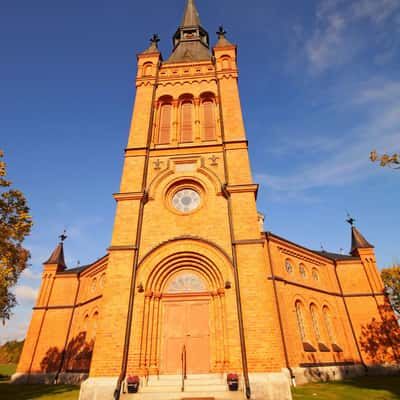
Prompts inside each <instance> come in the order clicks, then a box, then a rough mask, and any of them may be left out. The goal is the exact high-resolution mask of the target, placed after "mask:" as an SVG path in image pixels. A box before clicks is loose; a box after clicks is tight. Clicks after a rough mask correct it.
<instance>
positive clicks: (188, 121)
mask: <svg viewBox="0 0 400 400" xmlns="http://www.w3.org/2000/svg"><path fill="white" fill-rule="evenodd" d="M181 142H193V103H192V102H190V101H186V102H184V103H182V106H181Z"/></svg>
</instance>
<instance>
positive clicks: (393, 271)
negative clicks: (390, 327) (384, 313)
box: [381, 265, 400, 315]
mask: <svg viewBox="0 0 400 400" xmlns="http://www.w3.org/2000/svg"><path fill="white" fill-rule="evenodd" d="M381 277H382V280H383V284H384V285H385V288H386V290H387V293H388V295H389V299H390V303H391V304H392V307H393V309H394V310H395V312H396V313H397V315H400V265H393V267H389V268H383V269H382V271H381Z"/></svg>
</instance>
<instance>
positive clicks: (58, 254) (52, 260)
mask: <svg viewBox="0 0 400 400" xmlns="http://www.w3.org/2000/svg"><path fill="white" fill-rule="evenodd" d="M65 233H66V232H65V230H64V232H63V233H62V234H61V235H60V236H59V238H60V242H59V243H58V245H57V247H56V248H55V249H54V251H53V253H51V256H50V257H49V259H48V260H47V261H45V262H44V263H43V264H45V265H46V264H55V265H57V270H64V269H66V268H67V265H66V264H65V259H64V240H65V239H66V238H67V235H66V234H65Z"/></svg>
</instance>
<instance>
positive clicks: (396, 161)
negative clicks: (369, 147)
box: [369, 150, 400, 169]
mask: <svg viewBox="0 0 400 400" xmlns="http://www.w3.org/2000/svg"><path fill="white" fill-rule="evenodd" d="M369 158H370V160H371V161H372V162H375V161H379V165H380V166H381V167H390V168H393V169H400V153H394V154H393V155H390V154H382V155H379V154H377V152H376V151H375V150H374V151H371V154H370V156H369Z"/></svg>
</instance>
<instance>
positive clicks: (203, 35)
mask: <svg viewBox="0 0 400 400" xmlns="http://www.w3.org/2000/svg"><path fill="white" fill-rule="evenodd" d="M173 45H174V49H173V51H172V54H171V56H170V57H169V58H168V60H167V61H166V62H171V63H172V62H185V61H189V62H190V61H207V60H211V53H210V49H209V37H208V32H207V31H206V30H205V29H204V28H203V27H202V26H201V24H200V17H199V13H198V11H197V8H196V5H195V3H194V0H186V8H185V12H184V14H183V18H182V21H181V25H180V26H179V27H178V29H177V30H176V32H175V35H174V37H173Z"/></svg>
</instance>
